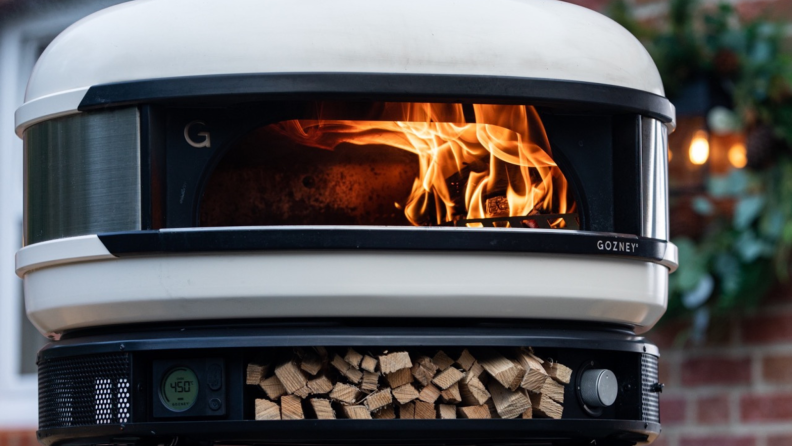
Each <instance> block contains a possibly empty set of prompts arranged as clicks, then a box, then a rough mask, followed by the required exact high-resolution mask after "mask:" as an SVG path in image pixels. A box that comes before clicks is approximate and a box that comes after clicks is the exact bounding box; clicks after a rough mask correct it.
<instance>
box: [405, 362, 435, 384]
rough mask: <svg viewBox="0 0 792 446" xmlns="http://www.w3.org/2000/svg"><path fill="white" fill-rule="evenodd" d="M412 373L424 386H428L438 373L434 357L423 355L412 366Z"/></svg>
mask: <svg viewBox="0 0 792 446" xmlns="http://www.w3.org/2000/svg"><path fill="white" fill-rule="evenodd" d="M411 371H412V375H413V376H414V377H415V380H416V381H418V382H419V383H421V385H422V386H427V385H429V383H430V382H431V381H432V378H434V376H435V374H436V373H437V366H436V365H434V362H433V361H432V358H430V357H428V356H421V357H420V358H418V359H417V360H416V361H415V363H414V364H413V366H412V370H411Z"/></svg>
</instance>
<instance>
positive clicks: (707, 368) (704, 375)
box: [681, 357, 751, 386]
mask: <svg viewBox="0 0 792 446" xmlns="http://www.w3.org/2000/svg"><path fill="white" fill-rule="evenodd" d="M681 371H682V384H683V385H685V386H706V385H713V384H748V383H749V382H750V381H751V360H750V359H749V358H748V357H742V358H722V357H710V358H692V359H686V360H685V361H684V362H683V363H682V367H681Z"/></svg>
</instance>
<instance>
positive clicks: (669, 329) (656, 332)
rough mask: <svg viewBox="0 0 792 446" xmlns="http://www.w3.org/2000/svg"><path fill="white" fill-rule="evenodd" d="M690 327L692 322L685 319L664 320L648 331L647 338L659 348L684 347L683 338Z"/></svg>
mask: <svg viewBox="0 0 792 446" xmlns="http://www.w3.org/2000/svg"><path fill="white" fill-rule="evenodd" d="M689 329H690V322H689V321H687V320H683V319H675V320H671V321H662V322H661V323H660V324H658V325H656V326H655V327H654V328H653V329H651V330H650V331H649V332H648V333H646V338H647V339H649V341H650V342H651V343H653V344H655V345H656V346H657V347H658V348H660V349H661V350H662V349H669V348H674V347H677V348H679V347H682V343H681V340H683V339H684V334H685V333H686V332H687V331H688V330H689Z"/></svg>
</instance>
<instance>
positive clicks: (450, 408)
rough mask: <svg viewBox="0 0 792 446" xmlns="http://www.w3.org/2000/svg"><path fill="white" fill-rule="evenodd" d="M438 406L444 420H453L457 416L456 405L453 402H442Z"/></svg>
mask: <svg viewBox="0 0 792 446" xmlns="http://www.w3.org/2000/svg"><path fill="white" fill-rule="evenodd" d="M437 407H438V412H439V413H440V419H443V420H453V419H455V418H456V417H457V416H456V406H454V405H451V404H440V405H439V406H437Z"/></svg>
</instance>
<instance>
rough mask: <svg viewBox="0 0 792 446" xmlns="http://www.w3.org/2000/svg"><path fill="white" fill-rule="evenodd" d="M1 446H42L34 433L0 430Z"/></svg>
mask: <svg viewBox="0 0 792 446" xmlns="http://www.w3.org/2000/svg"><path fill="white" fill-rule="evenodd" d="M0 446H40V444H39V442H38V440H36V433H35V432H33V431H28V430H2V429H0Z"/></svg>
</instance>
